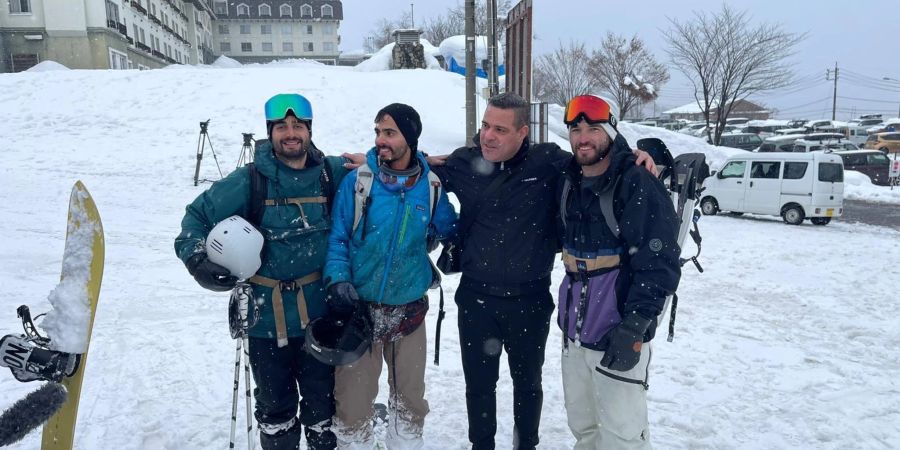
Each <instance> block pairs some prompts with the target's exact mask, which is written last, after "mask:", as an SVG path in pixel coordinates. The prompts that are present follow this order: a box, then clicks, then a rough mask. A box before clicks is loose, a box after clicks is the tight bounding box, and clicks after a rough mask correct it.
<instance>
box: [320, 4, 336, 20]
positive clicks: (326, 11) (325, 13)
mask: <svg viewBox="0 0 900 450" xmlns="http://www.w3.org/2000/svg"><path fill="white" fill-rule="evenodd" d="M322 17H325V18H328V19H330V18H332V17H334V8H332V7H331V5H322Z"/></svg>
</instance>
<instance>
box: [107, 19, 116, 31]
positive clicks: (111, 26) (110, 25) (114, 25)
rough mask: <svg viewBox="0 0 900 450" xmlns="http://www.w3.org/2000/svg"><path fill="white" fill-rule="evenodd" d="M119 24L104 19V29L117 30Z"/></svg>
mask: <svg viewBox="0 0 900 450" xmlns="http://www.w3.org/2000/svg"><path fill="white" fill-rule="evenodd" d="M118 25H119V23H118V22H116V21H115V20H110V19H106V28H112V29H113V30H118V29H119V27H118Z"/></svg>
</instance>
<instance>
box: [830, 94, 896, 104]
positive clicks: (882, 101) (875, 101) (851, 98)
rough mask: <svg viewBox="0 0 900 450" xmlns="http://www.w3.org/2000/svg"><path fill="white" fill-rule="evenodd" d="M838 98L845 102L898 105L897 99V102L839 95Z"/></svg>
mask: <svg viewBox="0 0 900 450" xmlns="http://www.w3.org/2000/svg"><path fill="white" fill-rule="evenodd" d="M838 98H842V99H845V100H859V101H863V102H872V103H893V104H897V103H900V99H898V100H875V99H872V98H858V97H843V96H840V95H838Z"/></svg>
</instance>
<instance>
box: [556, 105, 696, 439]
mask: <svg viewBox="0 0 900 450" xmlns="http://www.w3.org/2000/svg"><path fill="white" fill-rule="evenodd" d="M565 123H566V125H567V126H568V128H569V143H570V144H571V146H572V153H574V155H575V157H574V158H573V159H572V161H570V162H569V164H568V165H567V166H566V168H565V169H564V170H563V175H562V180H561V182H560V184H561V187H560V189H559V192H560V199H559V200H560V201H559V205H560V218H561V221H562V224H563V226H562V244H563V245H562V247H563V248H562V252H563V263H564V264H565V268H566V276H565V278H564V279H563V281H562V283H561V284H560V287H559V298H558V300H559V306H558V314H557V316H558V322H557V323H558V325H559V327H560V329H562V330H563V355H562V361H561V366H562V376H563V392H564V394H565V403H566V412H567V416H568V424H569V429H570V430H571V431H572V434H573V435H574V436H575V438H576V444H575V448H576V449H649V448H651V447H650V435H649V425H648V420H647V386H648V383H647V378H648V374H649V368H648V366H649V363H650V354H651V349H650V344H649V342H650V340H651V339H653V336H654V334H655V330H656V325H657V316H658V315H659V314H660V313H661V311H662V309H663V306H664V304H665V299H666V296H667V295H670V294H671V293H673V292H674V291H675V288H676V287H677V286H678V281H679V278H680V276H681V267H680V264H679V257H680V254H681V249H680V248H679V246H678V243H677V242H678V241H677V230H678V227H677V223H678V221H677V219H676V215H675V209H674V207H673V205H672V202H671V200H670V198H669V194H668V192H667V191H666V188H665V186H663V184H662V183H661V182H660V181H659V180H658V179H657V178H656V177H655V176H653V175H652V174H650V173H649V172H647V171H645V170H638V169H636V168H635V165H634V160H635V156H634V155H633V154H632V152H631V150H630V148H629V146H628V143H627V142H626V141H625V138H624V137H623V136H621V135H620V134H619V133H618V131H617V129H616V119H615V116H614V115H613V113H612V112H611V111H610V106H609V103H607V102H606V101H605V100H603V99H602V98H599V97H595V96H593V95H580V96H578V97H575V98H573V99H572V100H571V101H570V102H569V103H568V105H567V106H566V114H565Z"/></svg>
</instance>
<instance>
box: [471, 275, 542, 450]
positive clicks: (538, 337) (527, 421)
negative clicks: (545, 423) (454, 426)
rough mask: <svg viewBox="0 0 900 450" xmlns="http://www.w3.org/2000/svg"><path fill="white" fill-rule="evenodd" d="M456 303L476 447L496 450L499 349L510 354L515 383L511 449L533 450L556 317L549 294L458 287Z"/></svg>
mask: <svg viewBox="0 0 900 450" xmlns="http://www.w3.org/2000/svg"><path fill="white" fill-rule="evenodd" d="M456 304H457V307H458V308H459V341H460V345H461V346H462V349H461V352H460V353H461V354H462V363H463V373H464V374H465V377H466V408H467V410H468V415H469V441H470V442H472V448H473V449H475V450H481V449H493V448H494V434H495V433H496V432H497V394H496V391H497V380H498V378H499V377H500V352H501V349H505V350H506V353H507V357H508V362H509V369H510V370H509V372H510V376H511V377H512V381H513V415H514V420H515V435H514V437H513V444H514V446H515V448H516V449H533V448H535V446H537V444H538V426H539V425H540V422H541V406H542V403H543V400H544V392H543V390H542V388H541V368H542V366H543V365H544V348H545V347H546V344H547V334H548V333H549V332H550V315H551V314H552V313H553V297H552V296H551V295H550V291H549V290H546V291H538V292H535V293H532V294H528V295H523V296H519V297H495V296H490V295H485V294H481V293H478V292H475V291H473V290H471V289H468V288H464V287H462V286H460V287H459V289H457V291H456Z"/></svg>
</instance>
